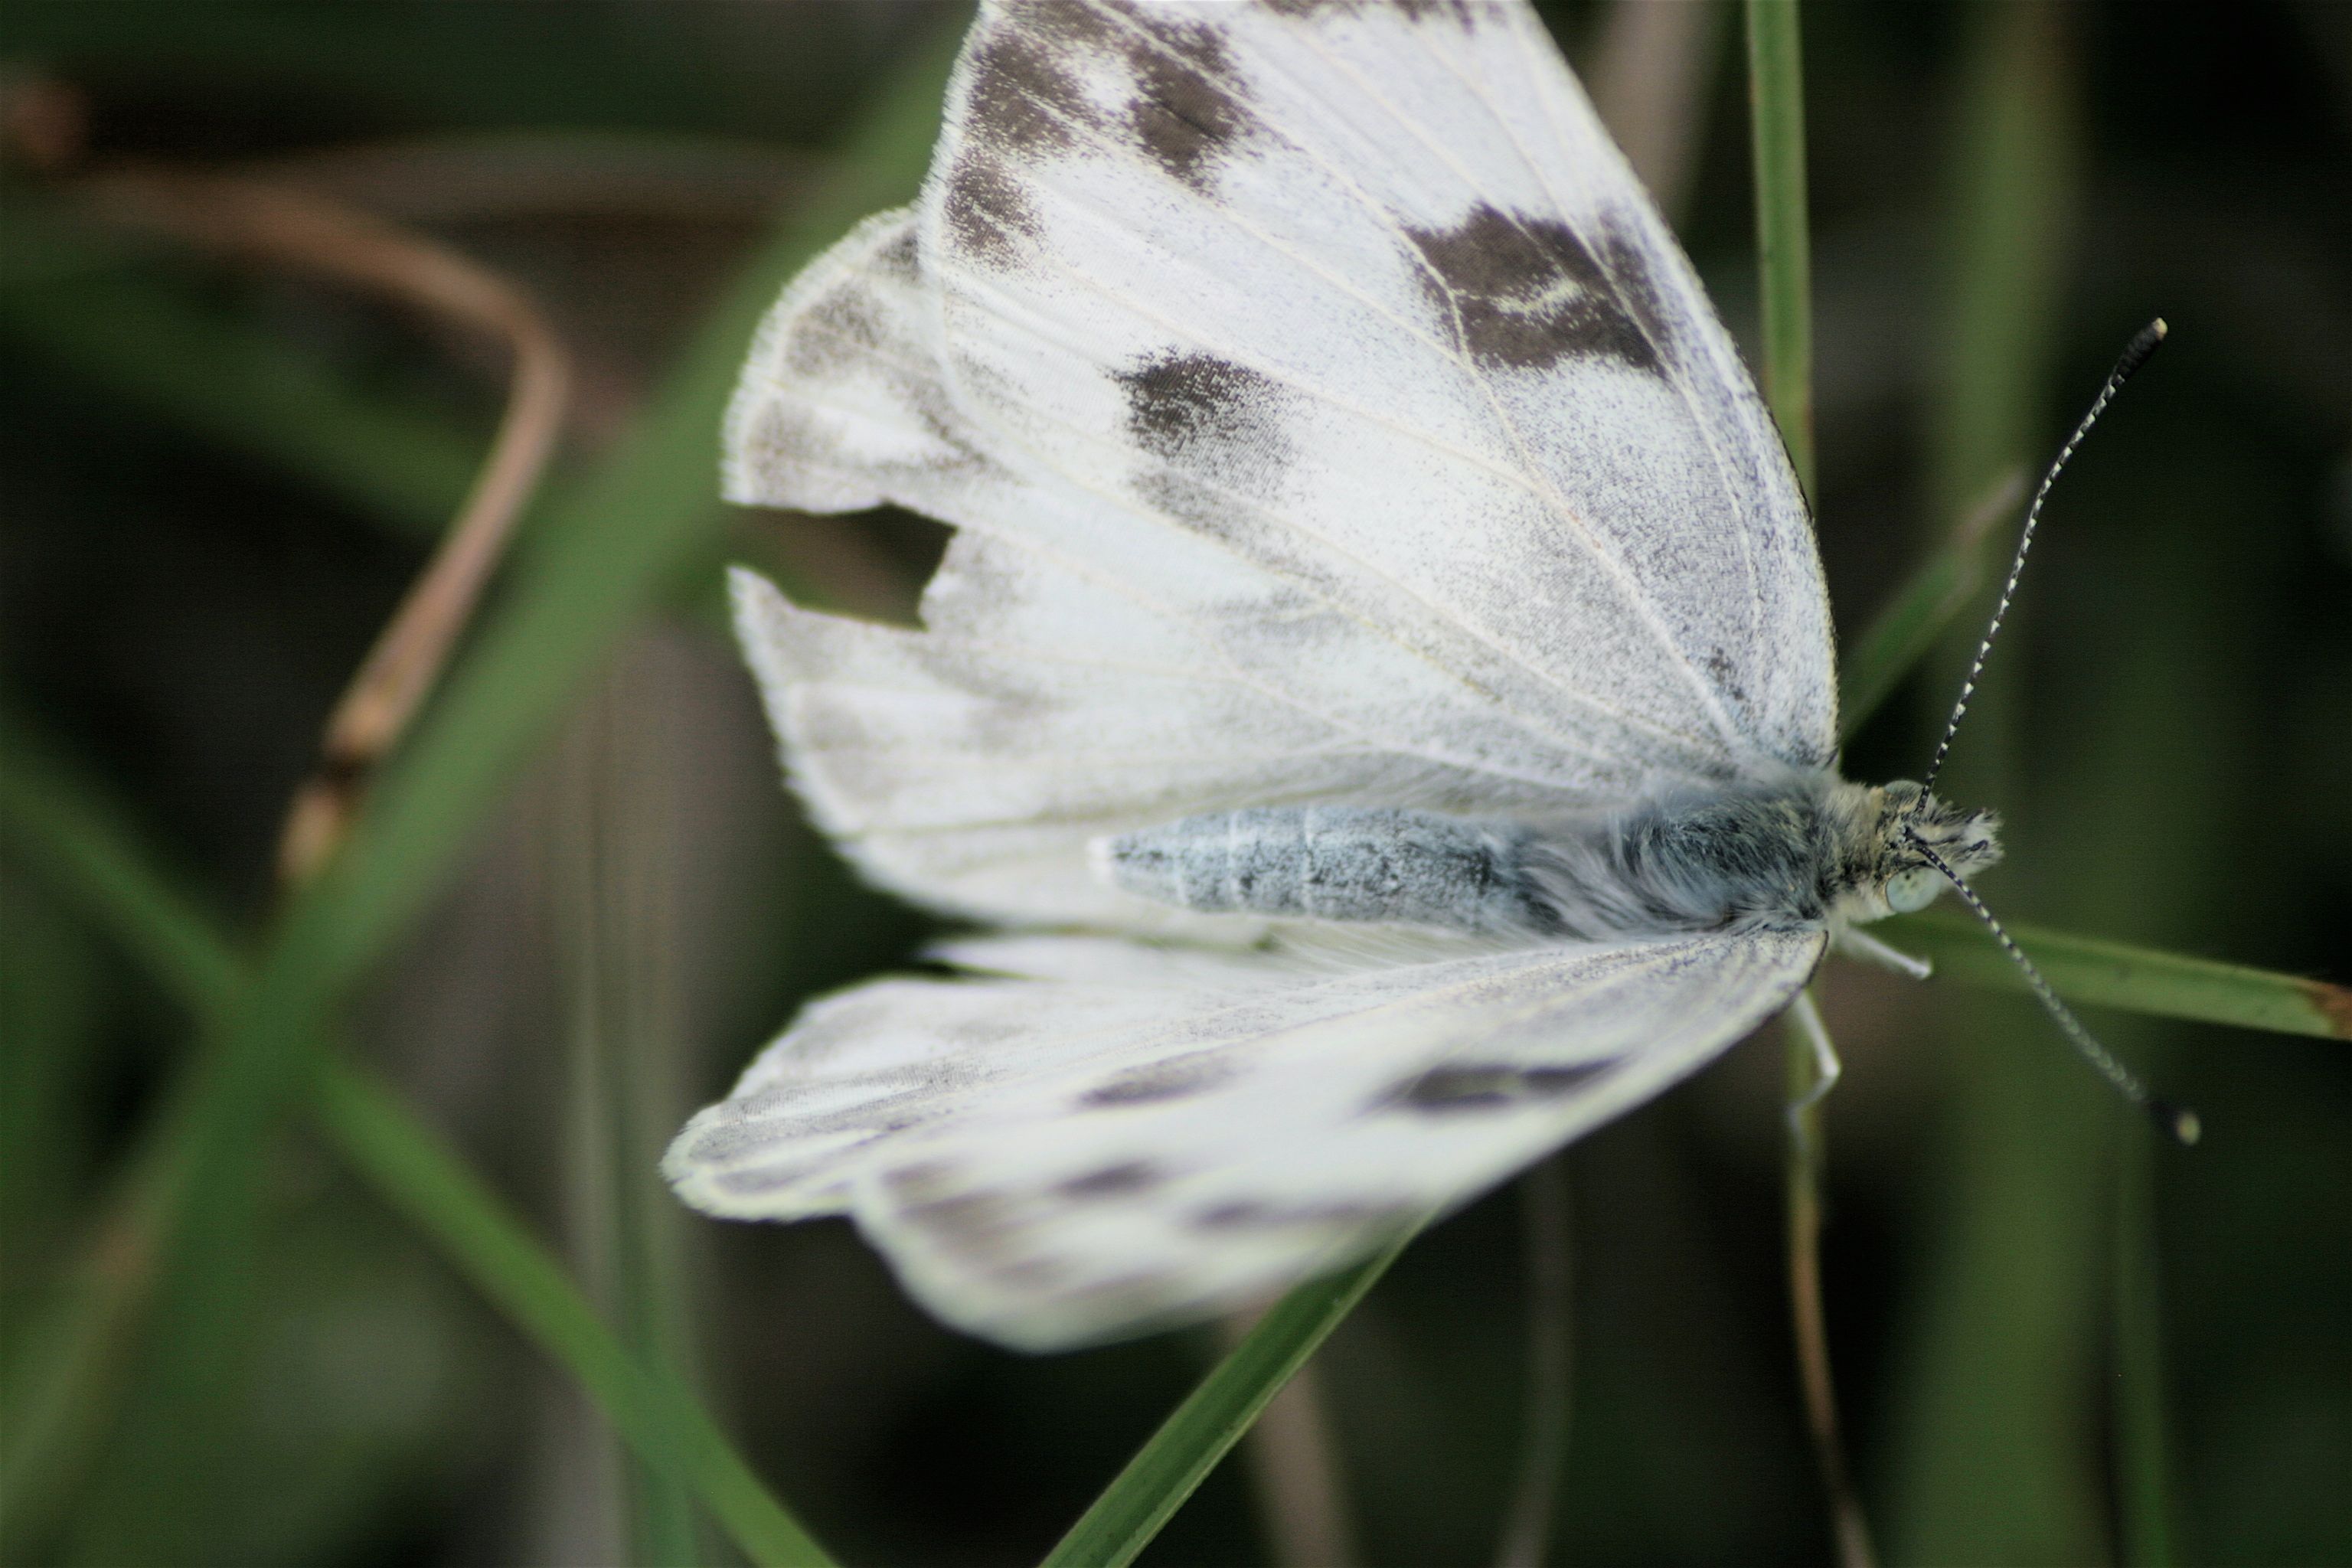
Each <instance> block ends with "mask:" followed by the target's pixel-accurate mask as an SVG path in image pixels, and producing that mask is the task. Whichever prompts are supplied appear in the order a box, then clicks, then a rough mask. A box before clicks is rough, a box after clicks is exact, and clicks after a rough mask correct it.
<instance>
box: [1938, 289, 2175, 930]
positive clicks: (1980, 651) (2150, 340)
mask: <svg viewBox="0 0 2352 1568" xmlns="http://www.w3.org/2000/svg"><path fill="white" fill-rule="evenodd" d="M2166 331H2168V328H2167V327H2166V326H2165V324H2164V320H2163V318H2162V317H2158V319H2157V320H2155V321H2150V322H2149V323H2148V324H2147V326H2145V327H2142V328H2141V329H2140V330H2139V331H2138V332H2137V335H2135V336H2134V337H2133V339H2132V341H2131V342H2129V343H2127V344H2126V345H2125V347H2124V352H2123V356H2122V357H2121V358H2119V359H2117V360H2116V368H2115V369H2113V370H2111V371H2109V372H2108V373H2107V380H2106V384H2105V385H2104V386H2102V387H2100V388H2099V395H2098V396H2096V397H2095V398H2093V399H2091V406H2090V410H2089V412H2087V413H2085V414H2084V416H2083V422H2082V423H2081V424H2079V425H2077V426H2074V434H2073V435H2072V436H2069V437H2066V444H2065V445H2064V446H2063V447H2060V448H2059V449H2058V458H2057V460H2056V461H2055V462H2053V463H2052V464H2051V465H2050V471H2049V472H2048V473H2046V474H2044V475H2042V483H2041V484H2040V485H2039V486H2038V487H2036V488H2035V489H2034V491H2033V504H2032V506H2029V507H2027V508H2026V509H2025V531H2024V532H2023V533H2021V535H2019V537H2018V541H2017V555H2016V557H2015V559H2013V560H2011V562H2010V563H2009V580H2008V581H2007V582H2005V583H2003V584H2001V585H2000V603H1999V604H1998V605H1995V606H1994V607H1993V612H1992V625H1990V626H1987V627H1986V628H1985V635H1984V641H1982V642H1980V643H1979V644H1978V645H1977V657H1976V661H1975V662H1974V663H1972V664H1970V665H1969V678H1968V679H1966V680H1963V681H1962V682H1960V700H1958V702H1955V703H1953V704H1952V716H1951V718H1949V719H1948V720H1946V721H1945V722H1944V738H1943V739H1942V740H1940V741H1937V742H1936V754H1935V756H1934V757H1933V758H1932V759H1930V760H1929V762H1928V763H1927V777H1926V778H1924V779H1922V780H1920V781H1919V793H1920V796H1921V798H1922V799H1925V798H1926V797H1927V795H1929V794H1930V793H1932V792H1933V791H1934V789H1935V787H1936V775H1937V773H1941V772H1943V769H1944V757H1945V754H1946V753H1947V752H1949V751H1951V749H1952V736H1953V734H1954V733H1955V732H1957V731H1958V729H1959V727H1960V720H1961V718H1962V716H1964V715H1965V714H1966V713H1967V712H1968V710H1969V698H1971V697H1974V696H1975V695H1976V694H1977V678H1978V677H1979V676H1980V675H1982V674H1983V673H1984V667H1985V658H1986V656H1987V655H1989V654H1990V653H1991V652H1992V639H1993V638H1995V637H1999V636H2000V622H2001V617H2002V616H2006V615H2008V614H2009V601H2010V599H2011V596H2012V595H2015V594H2016V592H2017V580H2018V578H2019V577H2020V576H2021V575H2023V574H2024V572H2025V552H2027V551H2029V550H2031V549H2032V548H2033V530H2034V526H2035V525H2036V524H2037V523H2039V522H2040V521H2042V502H2043V501H2045V500H2049V499H2050V487H2051V486H2052V485H2053V484H2056V483H2057V482H2058V476H2059V474H2060V473H2062V472H2063V471H2064V469H2065V467H2066V461H2067V459H2068V458H2072V457H2073V456H2074V448H2075V447H2079V446H2081V445H2082V444H2083V437H2085V436H2087V435H2089V434H2090V433H2091V426H2094V425H2095V424H2097V423H2098V422H2099V416H2100V415H2102V414H2105V412H2106V411H2107V405H2108V404H2109V403H2111V402H2113V401H2114V399H2115V395H2116V393H2117V392H2119V391H2121V390H2122V388H2123V384H2124V383H2125V382H2127V381H2129V380H2130V379H2131V378H2132V376H2133V374H2135V373H2136V372H2137V370H2138V369H2139V367H2140V366H2142V365H2144V364H2146V363H2147V356H2148V355H2150V354H2152V353H2155V352H2156V345H2157V344H2158V343H2160V342H2163V341H2164V334H2165V332H2166ZM1986 918H1987V919H1990V918H1991V917H1990V916H1987V917H1986ZM1995 929H1996V930H1998V929H1999V928H1998V927H1996V928H1995Z"/></svg>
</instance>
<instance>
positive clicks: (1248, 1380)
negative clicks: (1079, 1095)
mask: <svg viewBox="0 0 2352 1568" xmlns="http://www.w3.org/2000/svg"><path fill="white" fill-rule="evenodd" d="M1411 1240H1412V1237H1405V1238H1404V1239H1403V1240H1401V1241H1398V1242H1397V1243H1396V1244H1395V1245H1394V1246H1392V1247H1390V1248H1389V1249H1388V1250H1387V1251H1385V1252H1382V1253H1381V1254H1380V1255H1379V1256H1377V1257H1375V1258H1370V1260H1368V1261H1366V1262H1363V1263H1360V1264H1358V1265H1357V1266H1356V1267H1355V1268H1349V1269H1347V1270H1345V1271H1344V1272H1342V1273H1339V1274H1334V1275H1332V1276H1330V1277H1329V1278H1328V1279H1316V1280H1311V1281H1309V1282H1308V1283H1307V1284H1305V1285H1301V1286H1300V1287H1298V1288H1297V1289H1295V1290H1293V1291H1291V1292H1290V1294H1289V1295H1287V1296H1285V1297H1284V1298H1283V1299H1282V1300H1280V1301H1279V1302H1278V1303H1276V1305H1275V1306H1274V1308H1273V1309H1272V1310H1269V1311H1268V1312H1267V1313H1266V1315H1265V1317H1263V1318H1261V1319H1260V1320H1258V1324H1257V1327H1255V1329H1252V1330H1251V1331H1250V1332H1249V1337H1248V1338H1246V1339H1244V1340H1243V1341H1242V1342H1241V1343H1240V1344H1238V1345H1236V1346H1235V1347H1234V1352H1233V1353H1232V1354H1231V1355H1229V1356H1227V1357H1225V1359H1224V1360H1223V1361H1222V1362H1220V1363H1218V1364H1217V1367H1216V1369H1215V1370H1214V1371H1213V1372H1212V1373H1209V1375H1208V1376H1207V1377H1206V1378H1205V1379H1203V1380H1202V1384H1201V1386H1200V1387H1198V1388H1196V1389H1194V1390H1193V1391H1192V1395H1191V1397H1189V1398H1187V1399H1186V1400H1185V1401H1184V1403H1183V1404H1181V1405H1178V1406H1177V1407H1176V1412H1175V1414H1174V1415H1171V1416H1169V1417H1168V1419H1167V1420H1166V1421H1164V1422H1162V1423H1161V1424H1160V1430H1158V1431H1157V1432H1154V1433H1153V1434H1152V1435H1151V1436H1150V1440H1148V1441H1147V1442H1146V1443H1145V1444H1144V1445H1143V1447H1141V1448H1139V1449H1138V1450H1137V1452H1136V1456H1135V1458H1132V1459H1129V1461H1128V1463H1127V1468H1125V1469H1123V1470H1121V1471H1119V1473H1118V1477H1117V1478H1116V1479H1113V1480H1112V1482H1111V1483H1110V1485H1109V1486H1108V1488H1106V1489H1104V1491H1103V1494H1102V1496H1100V1497H1099V1498H1097V1499H1096V1500H1095V1504H1094V1506H1093V1507H1092V1508H1090V1509H1088V1510H1087V1511H1086V1512H1085V1514H1083V1515H1082V1516H1080V1518H1079V1520H1078V1521H1077V1523H1076V1524H1074V1525H1072V1526H1071V1527H1070V1532H1069V1533H1068V1534H1067V1535H1065V1536H1064V1537H1062V1539H1061V1542H1060V1543H1059V1544H1058V1545H1056V1546H1055V1548H1054V1550H1053V1551H1052V1552H1049V1553H1047V1554H1046V1557H1045V1568H1125V1565H1126V1564H1127V1563H1132V1562H1134V1561H1135V1558H1136V1554H1137V1553H1139V1552H1141V1551H1142V1550H1143V1549H1144V1548H1145V1547H1146V1546H1149V1545H1150V1543H1151V1540H1152V1537H1154V1536H1156V1535H1158V1534H1159V1533H1160V1530H1161V1528H1162V1527H1163V1526H1165V1525H1166V1524H1167V1522H1168V1521H1169V1520H1170V1519H1171V1518H1173V1517H1174V1516H1175V1513H1176V1510H1178V1509H1179V1508H1181V1507H1182V1506H1183V1504H1184V1500H1185V1499H1187V1498H1189V1497H1191V1496H1192V1492H1193V1490H1194V1489H1195V1488H1197V1487H1199V1486H1200V1484H1201V1483H1202V1481H1203V1480H1204V1479H1207V1478H1208V1474H1209V1472H1210V1471H1211V1470H1213V1469H1214V1468H1217V1461H1218V1460H1220V1459H1222V1458H1224V1457H1225V1455H1226V1453H1227V1452H1228V1451H1229V1450H1231V1449H1232V1447H1233V1446H1234V1444H1235V1443H1238V1442H1240V1441H1241V1438H1242V1434H1244V1432H1247V1431H1248V1430H1249V1428H1250V1423H1252V1422H1254V1421H1255V1420H1256V1419H1257V1417H1258V1413H1259V1412H1261V1411H1263V1410H1264V1409H1265V1407H1266V1405H1267V1402H1269V1401H1270V1400H1272V1399H1273V1398H1274V1396H1275V1395H1276V1394H1277V1393H1279V1392H1281V1389H1282V1385H1283V1384H1286V1383H1287V1382H1289V1381H1290V1378H1291V1375H1292V1374H1293V1373H1296V1372H1297V1370H1298V1369H1299V1368H1300V1367H1302V1366H1304V1365H1305V1364H1306V1363H1307V1357H1308V1356H1310V1355H1313V1354H1314V1353H1315V1349H1316V1347H1317V1346H1318V1345H1320V1344H1321V1343H1322V1342H1323V1341H1324V1339H1325V1338H1326V1337H1327V1336H1328V1335H1329V1333H1330V1332H1331V1331H1332V1330H1333V1329H1335V1328H1338V1327H1339V1321H1340V1320H1341V1319H1343V1318H1345V1317H1346V1316H1347V1315H1348V1314H1349V1312H1350V1311H1351V1310H1354V1308H1355V1305H1356V1303H1357V1302H1359V1301H1360V1300H1363V1299H1364V1293H1365V1292H1366V1291H1368V1290H1370V1289H1371V1288H1372V1282H1373V1281H1374V1280H1376V1279H1379V1278H1380V1277H1381V1275H1382V1274H1383V1273H1385V1272H1387V1270H1388V1267H1389V1265H1390V1264H1391V1263H1393V1262H1395V1261H1396V1258H1397V1255H1398V1254H1399V1253H1402V1251H1403V1250H1404V1249H1405V1247H1406V1245H1407V1243H1409V1242H1410V1241H1411Z"/></svg>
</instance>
